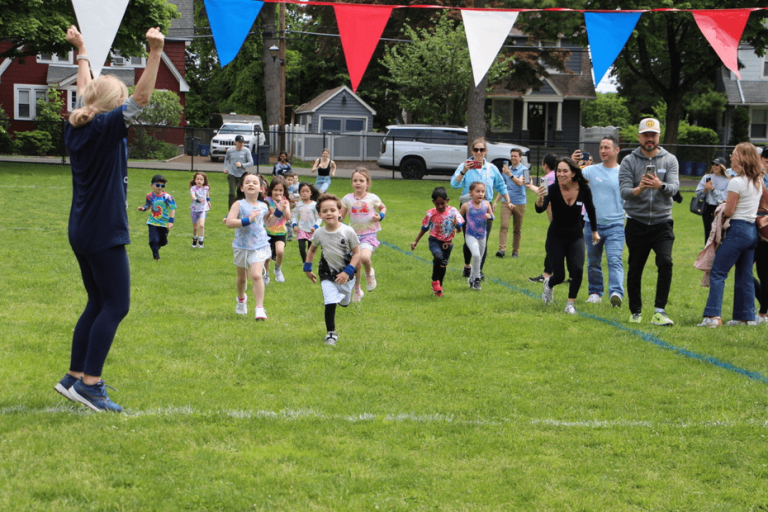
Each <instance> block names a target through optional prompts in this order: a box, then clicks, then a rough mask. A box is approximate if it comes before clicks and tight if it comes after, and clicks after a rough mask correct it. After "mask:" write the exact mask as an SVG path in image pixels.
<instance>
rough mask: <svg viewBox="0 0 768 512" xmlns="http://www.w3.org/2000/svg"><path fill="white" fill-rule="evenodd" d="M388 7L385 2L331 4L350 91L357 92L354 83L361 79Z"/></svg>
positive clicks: (390, 9) (388, 10)
mask: <svg viewBox="0 0 768 512" xmlns="http://www.w3.org/2000/svg"><path fill="white" fill-rule="evenodd" d="M392 9H394V6H391V7H390V6H385V5H355V4H346V5H341V4H334V6H333V10H334V11H335V12H336V23H337V24H338V26H339V35H340V36H341V46H342V48H344V57H345V58H346V59H347V70H348V71H349V79H350V81H351V82H352V90H353V91H354V92H357V86H358V85H360V80H362V79H363V75H364V74H365V70H366V68H367V67H368V63H369V62H370V61H371V57H372V56H373V52H374V50H376V45H377V44H378V43H379V39H381V34H382V33H383V32H384V27H385V26H386V24H387V21H389V15H390V14H391V13H392Z"/></svg>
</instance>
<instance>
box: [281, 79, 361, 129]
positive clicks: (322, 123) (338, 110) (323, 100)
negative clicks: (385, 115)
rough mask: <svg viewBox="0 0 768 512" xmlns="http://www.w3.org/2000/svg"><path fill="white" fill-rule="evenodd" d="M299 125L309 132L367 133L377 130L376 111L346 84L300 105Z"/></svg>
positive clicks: (297, 113)
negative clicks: (374, 125)
mask: <svg viewBox="0 0 768 512" xmlns="http://www.w3.org/2000/svg"><path fill="white" fill-rule="evenodd" d="M294 115H295V116H296V121H295V122H296V124H298V125H301V126H303V127H305V129H306V133H360V134H362V133H365V132H371V131H373V116H375V115H376V111H375V110H373V109H372V108H371V107H370V105H368V104H367V103H366V102H364V101H363V100H362V99H361V98H360V96H358V95H357V94H355V93H354V92H352V89H350V88H349V87H347V86H346V85H341V86H339V87H336V88H335V89H330V90H328V91H325V92H323V93H321V94H320V95H319V96H317V97H315V98H314V99H312V100H310V101H308V102H307V103H304V104H303V105H301V106H299V108H297V109H296V111H295V112H294Z"/></svg>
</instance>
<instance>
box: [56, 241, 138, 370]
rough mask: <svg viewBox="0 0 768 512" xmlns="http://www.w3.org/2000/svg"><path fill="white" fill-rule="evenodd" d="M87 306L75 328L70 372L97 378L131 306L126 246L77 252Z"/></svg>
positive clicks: (129, 274)
mask: <svg viewBox="0 0 768 512" xmlns="http://www.w3.org/2000/svg"><path fill="white" fill-rule="evenodd" d="M75 257H76V258H77V263H78V264H79V265H80V274H81V276H82V278H83V285H84V286H85V291H86V292H87V293H88V303H87V304H86V306H85V311H83V314H82V315H80V319H79V320H78V321H77V325H76V326H75V332H74V335H73V336H72V354H71V357H70V363H69V369H70V371H73V372H84V373H86V374H87V375H91V376H94V377H98V376H100V375H101V373H102V370H103V368H104V361H106V359H107V355H108V354H109V349H110V347H112V340H114V338H115V332H117V327H118V326H119V325H120V322H121V321H122V320H123V318H125V315H127V314H128V309H129V307H130V304H131V270H130V267H129V266H128V253H127V252H126V250H125V246H124V245H118V246H116V247H112V248H110V249H106V250H104V251H101V252H98V253H96V254H89V255H82V254H77V253H75Z"/></svg>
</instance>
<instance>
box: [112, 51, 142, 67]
mask: <svg viewBox="0 0 768 512" xmlns="http://www.w3.org/2000/svg"><path fill="white" fill-rule="evenodd" d="M110 58H111V59H112V65H113V66H126V67H134V68H140V67H144V66H146V63H147V61H146V59H145V58H144V57H123V56H122V55H120V51H119V50H114V51H112V53H111V54H110Z"/></svg>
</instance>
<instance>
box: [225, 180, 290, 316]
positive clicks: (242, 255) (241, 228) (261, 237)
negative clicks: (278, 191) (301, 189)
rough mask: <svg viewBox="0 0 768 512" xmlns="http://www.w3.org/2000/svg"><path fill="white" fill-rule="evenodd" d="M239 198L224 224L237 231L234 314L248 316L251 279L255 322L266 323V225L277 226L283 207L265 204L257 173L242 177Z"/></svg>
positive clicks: (234, 246) (235, 242)
mask: <svg viewBox="0 0 768 512" xmlns="http://www.w3.org/2000/svg"><path fill="white" fill-rule="evenodd" d="M237 197H238V199H237V200H236V201H235V202H234V203H232V207H231V208H230V209H229V213H228V214H227V217H226V218H225V219H224V223H225V224H226V225H227V227H228V228H230V229H234V230H235V240H234V241H233V242H232V249H233V251H234V254H235V258H234V263H235V266H237V306H235V313H237V314H238V315H247V314H248V296H247V295H246V293H245V291H246V288H247V286H248V278H249V277H250V278H251V281H252V282H253V298H254V299H255V302H256V320H266V319H267V312H266V310H265V309H264V276H263V273H262V272H263V266H262V265H263V262H264V260H267V259H269V254H270V250H269V237H268V236H267V231H266V229H265V227H266V226H269V225H270V224H274V223H275V221H277V220H279V219H280V218H282V216H283V215H284V213H283V212H282V211H281V210H280V208H278V209H275V210H272V209H270V208H269V207H268V206H267V205H266V203H264V202H263V199H264V196H263V195H262V191H261V182H260V180H259V177H258V176H257V175H255V174H250V173H245V174H243V176H242V177H241V178H240V186H239V187H238V194H237Z"/></svg>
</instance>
